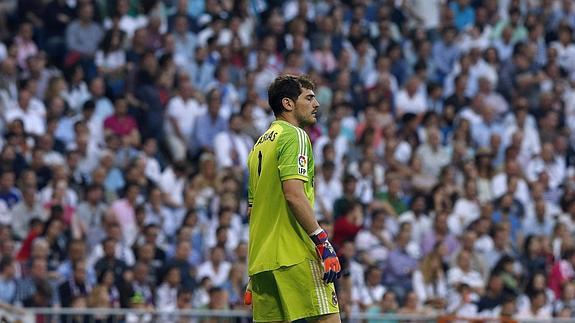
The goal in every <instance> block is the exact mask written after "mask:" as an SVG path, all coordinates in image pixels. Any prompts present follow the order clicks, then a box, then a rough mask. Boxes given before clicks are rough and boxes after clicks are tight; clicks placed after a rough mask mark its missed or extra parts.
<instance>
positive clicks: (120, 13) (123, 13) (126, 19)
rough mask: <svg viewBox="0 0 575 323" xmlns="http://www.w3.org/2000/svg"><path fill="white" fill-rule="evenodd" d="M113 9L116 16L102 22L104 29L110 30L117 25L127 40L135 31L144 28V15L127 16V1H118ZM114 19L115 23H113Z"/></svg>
mask: <svg viewBox="0 0 575 323" xmlns="http://www.w3.org/2000/svg"><path fill="white" fill-rule="evenodd" d="M115 9H116V10H115V12H116V14H115V15H112V16H111V17H110V18H106V20H104V28H106V29H111V28H112V27H114V24H116V23H117V24H118V27H120V30H121V31H123V32H125V33H126V36H127V38H128V39H131V38H132V36H133V35H134V32H135V31H136V29H138V28H142V27H145V26H146V25H147V23H148V18H147V17H146V16H144V15H137V16H135V17H133V16H131V15H129V14H128V11H129V9H130V3H129V1H128V0H118V1H117V3H116V8H115ZM116 19H117V22H116V21H114V20H116Z"/></svg>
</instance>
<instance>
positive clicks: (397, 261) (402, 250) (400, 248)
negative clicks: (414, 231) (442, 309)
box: [383, 227, 418, 297]
mask: <svg viewBox="0 0 575 323" xmlns="http://www.w3.org/2000/svg"><path fill="white" fill-rule="evenodd" d="M410 238H411V228H409V227H407V229H403V230H400V231H399V233H398V234H397V236H396V237H395V244H396V248H395V250H393V251H392V252H391V253H390V254H389V256H388V257H387V263H386V265H385V269H384V277H383V281H384V283H385V285H386V286H388V287H389V288H390V289H392V290H393V291H395V292H396V293H397V295H400V296H401V297H405V295H407V292H408V291H409V290H411V289H412V288H413V286H412V282H411V276H412V274H413V272H414V271H415V270H416V269H417V266H418V263H417V259H415V258H414V257H413V256H411V255H410V254H409V253H408V251H407V245H408V243H409V241H410Z"/></svg>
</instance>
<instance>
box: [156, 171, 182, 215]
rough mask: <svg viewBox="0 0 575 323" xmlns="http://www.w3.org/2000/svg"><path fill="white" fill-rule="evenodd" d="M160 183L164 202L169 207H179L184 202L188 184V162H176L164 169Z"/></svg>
mask: <svg viewBox="0 0 575 323" xmlns="http://www.w3.org/2000/svg"><path fill="white" fill-rule="evenodd" d="M158 185H159V186H160V189H161V190H162V194H163V199H164V203H166V205H168V206H169V207H179V206H181V205H182V204H183V203H184V188H185V186H186V164H185V163H184V162H176V163H174V164H173V165H172V166H169V167H168V168H166V169H165V170H164V172H163V173H162V176H161V177H160V178H159V182H158Z"/></svg>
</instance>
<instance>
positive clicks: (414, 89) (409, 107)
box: [395, 76, 427, 117]
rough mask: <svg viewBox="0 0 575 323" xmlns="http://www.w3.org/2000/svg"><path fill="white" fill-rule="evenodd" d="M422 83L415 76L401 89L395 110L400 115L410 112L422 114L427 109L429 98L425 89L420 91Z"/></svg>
mask: <svg viewBox="0 0 575 323" xmlns="http://www.w3.org/2000/svg"><path fill="white" fill-rule="evenodd" d="M420 85H421V81H420V80H419V78H418V77H417V76H414V77H412V78H411V79H409V80H408V81H407V83H406V84H405V87H404V88H403V89H401V90H400V91H399V93H398V94H397V96H396V97H395V110H396V115H397V116H398V117H401V116H402V115H403V114H405V113H408V112H409V113H414V114H417V115H421V114H423V113H424V112H425V111H427V98H426V95H425V92H424V91H419V88H420Z"/></svg>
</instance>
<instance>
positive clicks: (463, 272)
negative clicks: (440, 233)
mask: <svg viewBox="0 0 575 323" xmlns="http://www.w3.org/2000/svg"><path fill="white" fill-rule="evenodd" d="M447 283H448V284H449V286H450V288H455V289H457V288H458V287H459V286H460V285H462V284H465V285H468V286H469V287H471V288H472V290H473V291H474V292H475V293H476V294H479V295H481V294H482V293H483V288H484V287H485V281H484V279H483V277H482V276H481V274H480V273H479V272H478V271H475V270H473V269H472V268H471V254H470V253H469V251H466V250H461V251H460V252H459V255H457V266H455V267H452V268H451V269H449V271H448V272H447Z"/></svg>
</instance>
